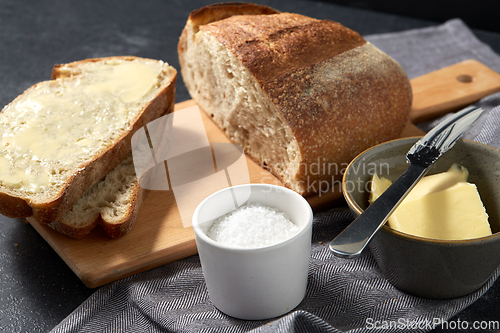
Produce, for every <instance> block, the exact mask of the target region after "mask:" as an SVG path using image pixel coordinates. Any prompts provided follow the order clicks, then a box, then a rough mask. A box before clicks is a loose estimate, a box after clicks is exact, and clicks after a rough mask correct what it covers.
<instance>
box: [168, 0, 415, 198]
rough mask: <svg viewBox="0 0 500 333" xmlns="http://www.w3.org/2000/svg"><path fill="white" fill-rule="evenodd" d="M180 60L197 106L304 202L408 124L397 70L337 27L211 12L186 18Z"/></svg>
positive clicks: (245, 8) (253, 12) (404, 84)
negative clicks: (360, 157) (306, 196)
mask: <svg viewBox="0 0 500 333" xmlns="http://www.w3.org/2000/svg"><path fill="white" fill-rule="evenodd" d="M178 53H179V60H180V65H181V73H182V77H183V80H184V82H185V84H186V86H187V88H188V91H189V93H190V95H191V97H192V98H193V99H194V101H195V102H196V103H197V104H198V105H199V107H200V108H201V109H202V110H204V111H205V112H206V113H207V114H209V115H210V116H212V118H213V120H214V121H215V123H216V124H217V125H218V126H219V127H220V128H221V129H222V130H223V131H224V132H225V133H226V134H227V136H228V137H229V138H230V139H231V140H232V141H233V142H235V143H237V144H239V145H241V146H242V147H243V149H244V150H245V152H246V153H247V154H248V155H249V156H250V157H251V158H253V159H254V160H255V161H257V162H258V163H260V164H261V165H263V166H265V167H268V168H269V169H270V171H271V172H273V173H274V174H275V175H276V176H277V177H278V178H279V179H280V180H281V181H282V182H283V183H284V184H285V185H286V186H288V187H290V188H291V189H293V190H295V191H297V192H298V193H300V194H303V195H309V194H314V193H319V192H321V191H327V190H328V189H331V186H332V184H333V183H335V182H340V180H341V177H340V175H341V173H342V171H343V169H344V168H345V167H346V166H347V164H348V163H349V162H350V161H351V160H352V158H354V157H355V156H356V155H357V154H358V153H360V152H361V151H363V150H364V149H366V148H368V147H370V146H373V145H375V144H377V143H380V142H383V141H387V140H390V139H394V138H396V137H398V136H399V135H400V133H401V132H402V130H403V128H404V126H405V124H406V123H407V121H408V114H409V111H410V107H411V101H412V93H411V86H410V83H409V80H408V77H407V76H406V73H405V72H404V70H403V69H402V68H401V66H400V65H399V64H398V63H397V62H396V61H394V60H393V59H392V58H390V57H389V56H388V55H386V54H385V53H383V52H382V51H380V50H379V49H377V48H376V47H375V46H373V45H372V44H370V43H368V42H366V41H365V40H364V39H363V38H362V37H361V36H360V35H359V34H358V33H356V32H354V31H352V30H350V29H348V28H346V27H344V26H342V25H341V24H339V23H336V22H332V21H329V20H316V19H313V18H309V17H306V16H302V15H298V14H291V13H279V12H277V11H275V10H273V9H271V8H268V7H264V6H259V5H253V4H221V5H212V6H208V7H204V8H201V9H199V10H196V11H194V12H192V13H191V14H190V16H189V19H188V20H187V23H186V26H185V28H184V30H183V32H182V35H181V37H180V40H179V45H178Z"/></svg>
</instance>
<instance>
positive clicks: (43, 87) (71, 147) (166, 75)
mask: <svg viewBox="0 0 500 333" xmlns="http://www.w3.org/2000/svg"><path fill="white" fill-rule="evenodd" d="M176 75H177V73H176V70H175V69H174V68H173V67H171V66H169V65H168V64H166V63H164V62H162V61H157V60H151V59H144V58H137V57H128V56H127V57H110V58H98V59H87V60H83V61H78V62H73V63H69V64H64V65H56V66H55V67H54V69H53V72H52V80H50V81H44V82H41V83H38V84H36V85H34V86H33V87H31V88H29V89H28V90H26V91H25V92H24V93H23V94H22V95H20V96H19V97H17V98H16V99H15V100H14V101H13V102H12V103H10V104H9V105H7V106H6V107H5V108H4V109H3V111H2V112H1V113H0V133H2V134H1V137H0V213H1V214H3V215H6V216H9V217H28V216H32V215H33V216H34V218H35V219H36V220H37V221H39V222H40V223H50V222H53V221H55V220H57V219H58V218H59V217H61V216H62V215H63V214H64V213H65V212H67V211H68V210H69V209H70V208H71V207H72V206H73V205H74V204H75V203H76V202H77V201H78V199H79V198H80V197H81V196H82V195H83V194H84V193H85V192H86V191H87V190H88V189H89V188H90V187H92V186H93V185H94V184H95V183H97V182H98V181H100V180H101V179H103V178H104V176H105V175H107V174H108V173H109V172H110V171H111V170H112V169H114V168H115V167H116V166H117V165H118V164H119V163H120V162H121V161H122V160H124V159H125V158H126V157H127V156H128V155H129V154H130V153H131V143H130V138H131V136H132V134H133V133H134V132H135V131H136V130H137V129H138V128H140V127H142V126H144V125H145V124H147V123H148V122H149V121H151V120H153V119H156V118H158V117H160V116H162V115H164V114H166V113H169V112H171V111H173V107H174V94H175V81H176Z"/></svg>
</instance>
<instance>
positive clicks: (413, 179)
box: [330, 106, 483, 258]
mask: <svg viewBox="0 0 500 333" xmlns="http://www.w3.org/2000/svg"><path fill="white" fill-rule="evenodd" d="M482 112H483V110H482V109H481V108H479V107H476V106H470V107H467V108H465V109H463V110H461V111H459V112H457V113H455V114H454V115H453V116H451V117H448V118H446V119H445V120H444V121H442V122H441V123H440V124H439V125H437V126H436V127H435V128H433V129H432V130H431V131H429V132H428V133H427V134H426V135H425V136H424V137H422V138H421V139H420V140H418V141H417V142H416V143H415V144H414V145H413V147H411V149H410V150H409V151H408V153H407V154H406V161H407V162H408V163H409V164H410V165H409V167H408V168H407V169H406V170H405V171H404V172H403V174H402V175H401V176H400V177H399V178H398V179H397V180H396V181H395V182H394V183H393V184H392V185H391V186H390V187H389V188H388V189H387V190H386V191H385V192H384V193H382V195H381V196H380V197H379V198H378V199H377V200H375V201H374V202H373V203H372V204H371V205H370V206H368V208H367V209H366V210H365V211H364V212H363V213H362V214H361V215H359V217H358V218H357V219H355V220H354V221H353V222H352V223H351V224H349V225H348V226H347V227H346V228H345V229H344V230H343V231H342V232H341V233H340V234H339V235H338V236H337V237H335V239H333V240H332V241H331V242H330V250H331V251H333V253H334V254H335V255H336V256H338V257H341V258H354V257H356V256H358V255H359V254H361V252H362V251H363V249H364V248H365V247H366V245H367V244H368V242H370V240H371V239H372V237H373V235H375V233H376V232H377V231H378V230H379V229H380V228H381V227H382V225H384V223H385V222H386V221H387V219H388V218H389V216H390V215H391V214H392V212H393V211H394V210H395V209H396V208H397V207H398V206H399V204H400V203H401V202H402V201H403V199H404V198H405V197H406V196H407V195H408V193H410V191H411V190H412V189H413V187H415V185H416V184H417V183H418V181H419V180H420V179H421V178H422V177H423V176H424V175H425V174H426V173H427V171H428V170H429V168H430V167H431V166H432V165H433V164H434V162H436V161H437V160H438V159H439V157H441V155H443V154H444V153H445V152H447V151H448V150H449V149H451V148H452V147H453V146H454V145H455V143H456V142H457V140H458V139H459V138H460V137H461V136H462V134H463V133H464V132H465V131H466V130H467V129H468V128H469V127H470V126H471V125H472V124H473V123H474V122H475V121H476V120H477V118H478V117H479V116H480V115H481V113H482Z"/></svg>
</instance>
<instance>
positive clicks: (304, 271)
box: [193, 184, 313, 320]
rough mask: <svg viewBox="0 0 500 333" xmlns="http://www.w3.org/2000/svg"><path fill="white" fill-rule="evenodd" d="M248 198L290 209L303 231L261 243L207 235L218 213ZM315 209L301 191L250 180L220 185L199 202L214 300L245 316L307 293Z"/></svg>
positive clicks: (198, 232) (199, 229) (280, 307)
mask: <svg viewBox="0 0 500 333" xmlns="http://www.w3.org/2000/svg"><path fill="white" fill-rule="evenodd" d="M245 203H259V204H261V205H265V206H268V207H273V208H276V209H278V210H280V211H282V212H285V213H286V214H287V215H288V216H289V217H290V219H291V220H292V222H293V223H295V224H296V225H297V226H298V227H299V228H300V231H299V232H298V233H297V234H296V235H295V236H293V237H292V238H290V239H287V240H285V241H283V242H280V243H278V244H274V245H270V246H265V247H260V248H236V247H231V246H227V245H222V244H220V243H217V242H216V241H214V240H212V239H211V238H209V237H208V236H207V234H206V233H207V232H208V230H209V229H210V227H211V226H212V224H213V222H214V220H215V219H216V218H217V217H220V216H222V215H225V214H227V213H228V212H230V211H232V210H234V209H235V208H236V207H238V206H241V205H243V204H245ZM312 217H313V214H312V209H311V206H310V205H309V203H308V202H307V201H306V200H305V199H304V198H303V197H302V196H301V195H299V194H297V193H296V192H294V191H291V190H289V189H286V188H283V187H280V186H276V185H268V184H247V185H240V186H234V187H229V188H226V189H223V190H221V191H218V192H216V193H214V194H212V195H210V196H209V197H208V198H206V199H205V200H204V201H202V202H201V203H200V204H199V206H198V207H197V208H196V210H195V212H194V214H193V229H194V232H195V236H196V245H197V247H198V254H199V256H200V260H201V266H202V269H203V275H204V277H205V282H206V285H207V289H208V293H209V296H210V299H211V301H212V303H213V304H214V305H215V306H216V307H217V308H218V309H219V310H221V311H222V312H224V313H225V314H227V315H229V316H232V317H235V318H239V319H245V320H261V319H268V318H273V317H277V316H280V315H283V314H285V313H287V312H289V311H290V310H292V309H294V308H295V307H296V306H297V305H298V304H299V303H300V302H301V301H302V299H303V298H304V295H305V292H306V287H307V275H308V268H309V259H310V251H311V235H312Z"/></svg>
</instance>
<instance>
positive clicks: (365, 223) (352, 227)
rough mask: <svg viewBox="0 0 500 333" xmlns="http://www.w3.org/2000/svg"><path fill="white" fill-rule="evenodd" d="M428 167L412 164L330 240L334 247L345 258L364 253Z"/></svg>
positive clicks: (334, 250) (333, 249)
mask: <svg viewBox="0 0 500 333" xmlns="http://www.w3.org/2000/svg"><path fill="white" fill-rule="evenodd" d="M428 169H429V168H428V167H427V168H426V167H422V166H417V165H414V164H410V166H409V167H408V169H406V170H405V172H403V174H402V175H401V176H400V177H399V178H398V179H397V180H396V181H395V182H394V183H393V184H392V185H391V186H389V188H388V189H387V190H385V191H384V193H382V195H381V196H380V197H379V198H378V199H377V200H375V201H374V202H373V203H372V204H371V205H370V206H368V208H367V209H366V210H365V211H364V212H363V213H362V214H361V215H359V217H358V218H357V219H355V220H354V221H353V222H352V223H351V224H349V226H347V228H345V229H344V230H343V231H342V232H341V233H340V234H339V235H338V236H337V237H336V238H335V239H333V240H332V241H331V242H330V250H332V252H333V253H334V254H335V255H336V256H338V257H341V258H353V257H356V256H357V255H359V254H361V252H362V251H363V249H364V248H365V247H366V245H367V244H368V242H369V241H370V240H371V239H372V237H373V235H374V234H375V233H376V232H377V231H378V230H379V229H380V228H381V227H382V225H384V223H385V222H386V221H387V219H388V218H389V216H391V214H392V212H393V211H394V210H395V209H396V208H397V206H398V205H399V204H400V203H401V201H402V200H403V199H404V198H405V197H406V196H407V195H408V193H409V192H410V191H411V189H412V188H413V187H414V186H415V184H416V183H417V182H418V181H419V180H420V178H422V177H423V176H424V175H425V174H426V173H427V170H428Z"/></svg>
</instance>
